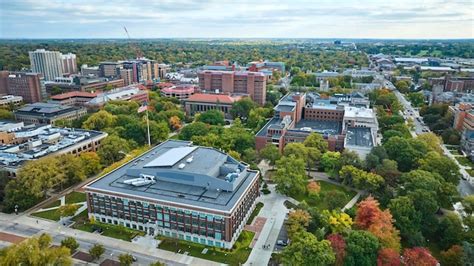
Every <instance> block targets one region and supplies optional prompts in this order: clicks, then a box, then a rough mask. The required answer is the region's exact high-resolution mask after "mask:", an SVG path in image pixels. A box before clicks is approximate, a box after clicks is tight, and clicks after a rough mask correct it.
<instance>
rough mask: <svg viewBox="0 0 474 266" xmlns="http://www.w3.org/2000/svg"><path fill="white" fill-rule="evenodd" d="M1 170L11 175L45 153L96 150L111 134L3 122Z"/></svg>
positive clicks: (0, 150)
mask: <svg viewBox="0 0 474 266" xmlns="http://www.w3.org/2000/svg"><path fill="white" fill-rule="evenodd" d="M0 136H1V140H2V144H0V169H1V170H4V171H6V172H7V173H8V174H9V175H10V176H13V177H14V176H16V173H17V172H18V170H19V169H21V167H22V166H23V164H24V163H25V162H27V161H30V160H35V159H38V158H41V157H44V156H49V155H59V154H74V155H78V154H80V153H82V152H88V151H96V150H97V148H98V147H99V146H100V144H101V141H102V139H104V138H105V137H107V133H104V132H100V131H91V130H82V129H70V128H56V127H53V126H51V125H44V124H43V125H41V124H31V125H26V126H25V124H24V123H22V122H20V123H17V122H5V121H3V122H0Z"/></svg>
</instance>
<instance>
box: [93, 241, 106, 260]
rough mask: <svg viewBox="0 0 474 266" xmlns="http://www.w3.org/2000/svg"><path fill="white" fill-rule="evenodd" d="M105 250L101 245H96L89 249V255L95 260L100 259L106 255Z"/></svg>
mask: <svg viewBox="0 0 474 266" xmlns="http://www.w3.org/2000/svg"><path fill="white" fill-rule="evenodd" d="M104 252H105V248H104V246H103V245H101V244H94V245H93V246H92V247H91V248H90V249H89V254H90V255H91V256H92V258H93V259H94V260H97V259H99V258H100V257H101V256H102V254H104Z"/></svg>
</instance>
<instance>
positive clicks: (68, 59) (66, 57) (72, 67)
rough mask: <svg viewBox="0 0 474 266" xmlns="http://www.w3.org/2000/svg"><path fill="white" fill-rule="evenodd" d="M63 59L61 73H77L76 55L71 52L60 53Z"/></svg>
mask: <svg viewBox="0 0 474 266" xmlns="http://www.w3.org/2000/svg"><path fill="white" fill-rule="evenodd" d="M61 58H62V61H63V74H64V75H71V74H77V62H76V55H75V54H72V53H68V54H63V55H61Z"/></svg>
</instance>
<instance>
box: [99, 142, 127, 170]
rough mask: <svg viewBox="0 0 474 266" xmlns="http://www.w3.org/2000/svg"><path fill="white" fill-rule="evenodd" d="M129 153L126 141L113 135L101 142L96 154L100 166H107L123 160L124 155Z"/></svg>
mask: <svg viewBox="0 0 474 266" xmlns="http://www.w3.org/2000/svg"><path fill="white" fill-rule="evenodd" d="M129 151H130V147H129V145H128V142H127V141H126V140H124V139H122V138H120V137H118V136H115V135H110V136H108V137H107V138H105V139H104V140H103V141H102V144H101V146H100V148H99V151H98V152H97V154H98V155H99V157H100V160H101V163H102V164H104V165H109V164H112V163H114V162H117V161H120V160H121V159H123V158H124V157H125V154H126V153H127V152H129Z"/></svg>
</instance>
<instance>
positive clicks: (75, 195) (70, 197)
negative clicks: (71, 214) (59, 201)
mask: <svg viewBox="0 0 474 266" xmlns="http://www.w3.org/2000/svg"><path fill="white" fill-rule="evenodd" d="M84 201H86V193H82V192H77V191H73V192H71V193H69V194H67V195H66V204H71V203H79V202H84Z"/></svg>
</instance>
